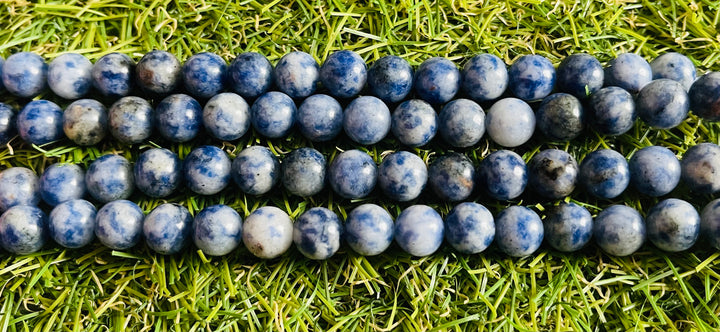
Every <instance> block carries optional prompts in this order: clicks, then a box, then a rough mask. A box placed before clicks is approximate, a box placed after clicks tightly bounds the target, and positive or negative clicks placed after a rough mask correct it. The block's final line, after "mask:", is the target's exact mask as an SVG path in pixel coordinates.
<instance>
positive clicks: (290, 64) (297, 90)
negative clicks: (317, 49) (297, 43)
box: [273, 51, 320, 98]
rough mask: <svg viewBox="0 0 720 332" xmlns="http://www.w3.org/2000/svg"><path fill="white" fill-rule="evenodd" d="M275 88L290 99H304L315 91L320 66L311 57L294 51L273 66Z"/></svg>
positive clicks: (318, 79) (318, 80)
mask: <svg viewBox="0 0 720 332" xmlns="http://www.w3.org/2000/svg"><path fill="white" fill-rule="evenodd" d="M273 74H274V76H275V86H277V88H278V90H280V91H282V92H283V93H285V94H286V95H288V96H290V98H305V97H308V96H310V95H312V94H313V93H315V90H316V89H317V86H318V83H319V82H320V66H318V63H317V61H315V59H314V58H313V57H312V55H310V54H307V53H305V52H300V51H295V52H290V53H288V54H285V55H283V56H282V58H280V61H278V63H277V64H276V65H275V70H274V72H273Z"/></svg>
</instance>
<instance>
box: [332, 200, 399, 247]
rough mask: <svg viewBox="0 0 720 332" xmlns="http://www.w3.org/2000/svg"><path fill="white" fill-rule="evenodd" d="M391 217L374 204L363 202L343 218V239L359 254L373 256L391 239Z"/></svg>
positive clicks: (392, 226)
mask: <svg viewBox="0 0 720 332" xmlns="http://www.w3.org/2000/svg"><path fill="white" fill-rule="evenodd" d="M393 228H394V224H393V219H392V216H390V214H389V213H388V212H387V211H386V210H385V209H383V208H382V207H380V206H377V205H375V204H363V205H360V206H358V207H356V208H355V209H353V210H352V211H350V213H349V214H348V216H347V219H346V220H345V234H344V237H345V241H346V242H347V244H348V245H349V246H350V248H352V250H355V252H357V253H358V254H360V255H363V256H375V255H379V254H381V253H383V252H384V251H385V249H387V248H388V247H389V246H390V243H392V240H393Z"/></svg>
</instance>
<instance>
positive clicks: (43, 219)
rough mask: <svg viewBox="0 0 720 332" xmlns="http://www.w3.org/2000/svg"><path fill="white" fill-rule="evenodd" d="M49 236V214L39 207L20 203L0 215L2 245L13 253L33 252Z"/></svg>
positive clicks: (40, 247) (41, 245)
mask: <svg viewBox="0 0 720 332" xmlns="http://www.w3.org/2000/svg"><path fill="white" fill-rule="evenodd" d="M47 238H48V230H47V216H46V215H45V212H43V211H42V210H40V209H39V208H37V207H34V206H29V205H19V206H15V207H12V208H10V210H7V211H5V213H3V214H2V216H0V245H2V247H3V248H5V250H7V251H9V252H11V253H13V254H16V255H27V254H32V253H34V252H36V251H38V250H40V249H42V247H43V245H45V242H46V241H47Z"/></svg>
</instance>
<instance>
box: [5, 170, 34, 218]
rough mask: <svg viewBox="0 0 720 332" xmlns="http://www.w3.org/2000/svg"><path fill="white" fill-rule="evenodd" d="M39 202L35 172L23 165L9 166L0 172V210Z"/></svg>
mask: <svg viewBox="0 0 720 332" xmlns="http://www.w3.org/2000/svg"><path fill="white" fill-rule="evenodd" d="M39 202H40V181H39V180H38V177H37V175H35V172H33V171H32V170H30V169H28V168H25V167H10V168H8V169H5V170H3V171H2V172H0V211H6V210H8V209H9V208H11V207H13V206H16V205H37V204H38V203H39Z"/></svg>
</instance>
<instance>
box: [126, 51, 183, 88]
mask: <svg viewBox="0 0 720 332" xmlns="http://www.w3.org/2000/svg"><path fill="white" fill-rule="evenodd" d="M135 71H136V73H137V83H138V86H139V87H140V88H141V89H142V90H144V91H145V92H148V93H151V94H156V95H166V94H168V93H171V92H173V91H174V90H175V89H176V88H177V87H178V85H179V84H180V82H181V81H182V64H181V63H180V61H179V60H178V59H177V58H176V57H175V56H174V55H173V54H172V53H170V52H167V51H159V50H153V51H150V52H148V53H145V55H143V57H142V58H141V59H140V61H138V63H137V67H135Z"/></svg>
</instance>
